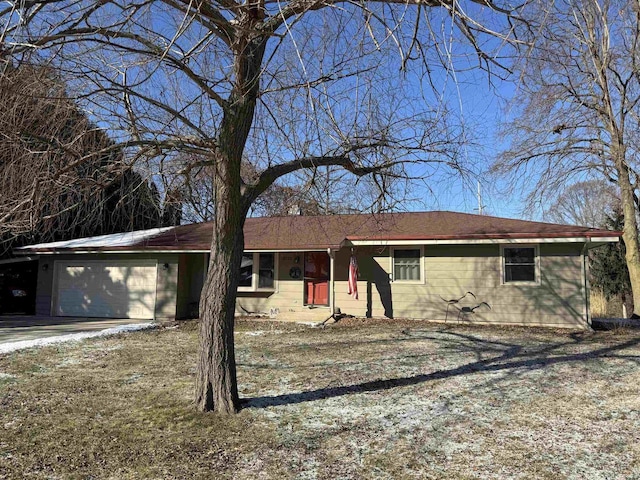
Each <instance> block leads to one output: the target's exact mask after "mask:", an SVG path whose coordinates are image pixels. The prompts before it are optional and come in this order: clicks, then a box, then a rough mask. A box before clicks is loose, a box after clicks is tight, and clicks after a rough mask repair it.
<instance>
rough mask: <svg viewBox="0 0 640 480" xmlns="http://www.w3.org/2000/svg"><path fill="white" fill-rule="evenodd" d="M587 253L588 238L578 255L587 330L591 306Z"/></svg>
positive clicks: (589, 324)
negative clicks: (580, 264) (580, 263)
mask: <svg viewBox="0 0 640 480" xmlns="http://www.w3.org/2000/svg"><path fill="white" fill-rule="evenodd" d="M588 252H589V237H587V240H586V241H585V242H584V246H583V247H582V252H581V254H580V259H581V261H582V275H581V276H582V287H583V289H584V319H585V321H586V322H587V325H588V326H589V328H591V306H590V305H589V291H590V289H591V286H590V285H589V261H588Z"/></svg>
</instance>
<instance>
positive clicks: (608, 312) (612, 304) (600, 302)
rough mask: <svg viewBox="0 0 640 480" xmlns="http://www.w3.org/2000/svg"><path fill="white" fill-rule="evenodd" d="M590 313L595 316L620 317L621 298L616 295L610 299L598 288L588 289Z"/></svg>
mask: <svg viewBox="0 0 640 480" xmlns="http://www.w3.org/2000/svg"><path fill="white" fill-rule="evenodd" d="M589 304H590V307H591V315H592V316H593V317H595V318H598V317H600V318H622V317H623V315H622V298H621V297H620V295H616V296H614V297H612V298H610V299H607V297H605V295H604V293H602V291H601V290H598V289H595V288H594V289H592V290H590V291H589Z"/></svg>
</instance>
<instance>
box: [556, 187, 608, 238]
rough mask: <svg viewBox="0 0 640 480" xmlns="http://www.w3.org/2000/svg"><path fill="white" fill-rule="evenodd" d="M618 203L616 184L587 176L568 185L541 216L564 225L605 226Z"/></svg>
mask: <svg viewBox="0 0 640 480" xmlns="http://www.w3.org/2000/svg"><path fill="white" fill-rule="evenodd" d="M619 206H620V196H619V195H618V193H617V188H616V186H615V185H614V184H612V183H611V182H608V181H606V180H587V181H584V182H577V183H574V184H573V185H570V186H568V187H567V188H566V189H564V190H563V191H562V193H560V195H558V196H557V197H556V198H555V199H554V200H553V203H552V204H551V205H550V206H549V208H548V209H546V210H545V211H544V219H545V220H546V221H549V222H554V223H561V224H563V225H581V226H586V227H592V228H604V226H605V223H606V222H607V220H608V219H609V216H611V215H612V214H613V212H615V211H616V210H618V209H619Z"/></svg>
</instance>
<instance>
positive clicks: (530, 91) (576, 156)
mask: <svg viewBox="0 0 640 480" xmlns="http://www.w3.org/2000/svg"><path fill="white" fill-rule="evenodd" d="M534 12H535V13H536V16H535V17H532V18H531V19H530V20H531V23H534V22H537V23H538V25H539V27H538V28H536V29H532V30H531V31H533V30H535V32H536V33H535V36H532V37H530V38H529V40H530V43H531V44H533V45H534V46H533V47H532V48H531V50H530V52H529V55H528V58H527V59H526V61H525V62H524V63H523V68H522V69H521V70H520V74H521V88H520V89H519V91H518V92H517V93H516V96H515V98H516V99H517V102H518V106H516V107H515V109H514V111H513V112H511V117H512V120H510V121H509V122H508V123H507V125H506V126H505V131H506V132H508V135H509V138H510V140H511V144H510V147H509V149H508V150H507V151H505V152H504V154H503V155H502V156H501V158H500V160H499V161H498V162H497V163H496V165H495V166H494V168H495V170H496V171H498V172H501V173H507V172H508V173H511V174H512V177H511V178H512V180H513V184H514V185H522V181H523V180H527V179H534V184H533V192H534V195H533V199H534V200H535V199H538V200H539V199H544V198H549V197H551V198H553V197H555V196H556V195H557V193H558V192H559V191H561V190H562V189H563V188H564V187H565V186H566V185H567V184H570V183H572V182H576V181H582V180H585V179H594V178H601V179H604V180H606V181H610V182H613V183H615V184H616V185H617V187H618V188H619V192H620V200H621V203H622V209H623V214H624V230H623V232H624V234H623V239H624V242H625V245H626V247H627V249H626V261H627V267H628V269H629V275H630V278H631V285H632V288H633V298H634V305H636V307H635V308H640V250H639V244H638V225H637V215H636V204H635V201H634V197H635V190H636V188H637V186H638V185H637V181H638V172H639V170H638V166H639V164H638V158H637V154H638V120H639V118H640V117H639V114H640V110H639V105H638V102H639V101H640V7H639V5H638V2H636V1H631V0H563V1H556V2H546V1H540V2H538V3H537V9H533V8H532V9H531V10H529V13H532V14H533V13H534ZM523 38H526V37H524V36H523ZM636 313H640V312H636Z"/></svg>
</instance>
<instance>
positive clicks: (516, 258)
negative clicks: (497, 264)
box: [504, 248, 536, 265]
mask: <svg viewBox="0 0 640 480" xmlns="http://www.w3.org/2000/svg"><path fill="white" fill-rule="evenodd" d="M535 255H536V252H535V248H505V249H504V261H505V264H507V265H509V264H513V263H524V264H527V263H534V259H535Z"/></svg>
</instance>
